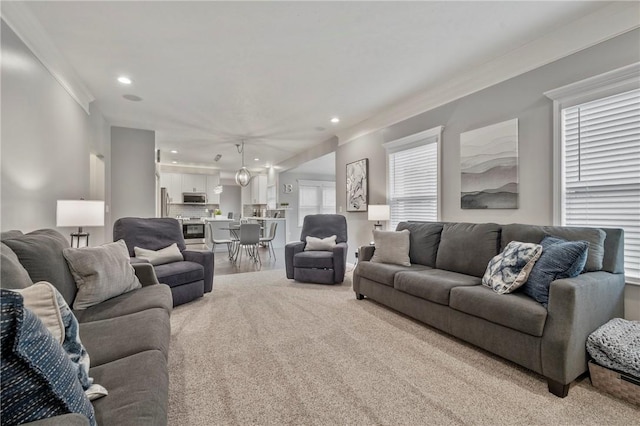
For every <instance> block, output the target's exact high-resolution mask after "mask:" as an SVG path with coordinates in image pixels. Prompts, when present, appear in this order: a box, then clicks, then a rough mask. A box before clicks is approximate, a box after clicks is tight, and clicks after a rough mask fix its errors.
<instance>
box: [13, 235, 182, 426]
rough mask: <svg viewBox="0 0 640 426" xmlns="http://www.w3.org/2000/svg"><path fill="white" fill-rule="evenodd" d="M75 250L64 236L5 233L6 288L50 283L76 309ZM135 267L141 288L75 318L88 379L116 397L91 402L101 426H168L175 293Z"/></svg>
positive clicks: (63, 419)
mask: <svg viewBox="0 0 640 426" xmlns="http://www.w3.org/2000/svg"><path fill="white" fill-rule="evenodd" d="M68 246H69V243H68V241H67V239H66V238H65V237H64V236H62V235H61V234H60V233H58V232H57V231H55V230H50V229H47V230H39V231H34V232H31V233H28V234H22V233H21V232H19V231H9V232H4V233H2V244H1V248H2V265H1V273H2V281H1V285H2V287H3V288H7V289H13V288H24V287H25V286H28V285H30V284H31V283H32V282H33V283H35V282H38V281H48V282H50V283H51V284H53V285H54V286H55V287H56V289H57V290H58V291H59V292H60V293H61V294H62V295H63V297H64V298H65V301H66V302H67V303H68V304H69V306H73V300H74V297H75V294H76V291H77V288H76V284H75V281H74V279H73V277H72V275H71V273H70V271H69V268H68V266H67V263H66V261H65V259H64V257H63V254H62V250H63V249H64V248H65V247H68ZM133 266H134V268H135V272H136V275H137V277H138V279H139V280H140V282H141V284H142V287H141V288H139V289H137V290H133V291H130V292H128V293H124V294H122V295H120V296H116V297H114V298H111V299H108V300H106V301H104V302H101V303H99V304H97V305H94V306H92V307H90V308H87V309H84V310H74V314H75V316H76V318H77V319H78V322H79V323H80V338H81V340H82V343H83V345H84V346H85V348H86V350H87V352H88V353H89V356H90V358H91V369H90V370H89V375H90V377H93V379H94V381H95V383H97V384H100V385H102V386H104V387H105V388H106V389H107V390H108V392H109V394H108V395H107V396H105V397H102V398H100V399H97V400H94V401H92V404H93V407H94V411H95V415H96V421H97V423H98V424H99V425H100V426H108V425H114V426H115V425H119V426H122V425H163V424H166V423H167V402H168V390H169V377H168V369H167V359H168V352H169V339H170V332H171V328H170V321H169V317H170V314H171V310H172V309H173V301H172V297H171V290H170V288H169V287H168V286H166V285H159V284H158V280H157V278H156V275H155V273H154V271H153V266H152V265H151V264H144V263H143V264H136V265H133ZM25 270H26V273H28V275H26V274H25ZM32 424H34V425H35V424H37V425H88V424H89V422H88V419H87V418H86V417H84V416H82V415H81V414H64V415H60V416H55V417H51V418H48V419H44V420H39V421H35V422H32Z"/></svg>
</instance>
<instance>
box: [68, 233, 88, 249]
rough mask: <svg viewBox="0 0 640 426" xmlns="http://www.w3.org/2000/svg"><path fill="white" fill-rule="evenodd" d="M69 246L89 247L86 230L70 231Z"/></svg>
mask: <svg viewBox="0 0 640 426" xmlns="http://www.w3.org/2000/svg"><path fill="white" fill-rule="evenodd" d="M71 247H74V248H80V247H89V233H88V232H73V233H71Z"/></svg>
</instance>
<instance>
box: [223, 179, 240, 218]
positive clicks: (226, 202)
mask: <svg viewBox="0 0 640 426" xmlns="http://www.w3.org/2000/svg"><path fill="white" fill-rule="evenodd" d="M220 210H222V215H223V216H224V217H227V214H228V213H229V212H233V213H234V215H235V217H237V218H239V217H240V214H241V213H242V196H241V188H240V186H238V185H236V184H234V185H222V194H220Z"/></svg>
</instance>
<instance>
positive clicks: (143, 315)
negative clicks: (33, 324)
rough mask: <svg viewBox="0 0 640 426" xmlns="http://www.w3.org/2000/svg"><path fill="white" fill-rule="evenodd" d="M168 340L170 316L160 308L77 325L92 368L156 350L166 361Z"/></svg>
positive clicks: (169, 335)
mask: <svg viewBox="0 0 640 426" xmlns="http://www.w3.org/2000/svg"><path fill="white" fill-rule="evenodd" d="M162 287H165V288H166V286H162ZM170 337H171V325H170V319H169V314H168V313H167V311H165V310H164V309H162V308H153V309H147V310H145V311H142V312H136V313H133V314H129V315H123V316H120V317H116V318H110V319H105V320H100V321H90V322H85V323H82V324H80V338H81V339H82V342H83V343H84V345H85V347H86V348H87V351H88V352H89V353H90V354H91V366H92V367H96V366H98V365H102V364H106V363H108V362H112V361H116V360H118V359H120V358H125V357H127V356H130V355H134V354H137V353H140V352H144V351H148V350H158V351H160V352H161V353H162V354H163V355H164V357H165V359H168V353H169V339H170Z"/></svg>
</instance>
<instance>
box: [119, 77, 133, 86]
mask: <svg viewBox="0 0 640 426" xmlns="http://www.w3.org/2000/svg"><path fill="white" fill-rule="evenodd" d="M118 81H119V82H120V83H122V84H131V83H132V81H131V79H130V78H129V77H125V76H120V77H118Z"/></svg>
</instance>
